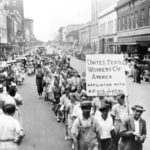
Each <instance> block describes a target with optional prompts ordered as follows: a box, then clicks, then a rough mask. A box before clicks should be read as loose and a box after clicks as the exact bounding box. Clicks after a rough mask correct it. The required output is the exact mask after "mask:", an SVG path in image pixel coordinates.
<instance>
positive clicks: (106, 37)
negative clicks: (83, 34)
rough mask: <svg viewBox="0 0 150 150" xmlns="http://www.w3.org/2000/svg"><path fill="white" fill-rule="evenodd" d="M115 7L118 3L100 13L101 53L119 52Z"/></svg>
mask: <svg viewBox="0 0 150 150" xmlns="http://www.w3.org/2000/svg"><path fill="white" fill-rule="evenodd" d="M115 7H116V4H114V5H112V6H110V7H108V8H107V9H105V10H103V11H102V12H101V13H99V20H98V29H99V31H98V35H99V42H100V53H117V12H116V9H115Z"/></svg>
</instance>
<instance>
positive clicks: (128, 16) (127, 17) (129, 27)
mask: <svg viewBox="0 0 150 150" xmlns="http://www.w3.org/2000/svg"><path fill="white" fill-rule="evenodd" d="M129 25H130V24H129V15H127V30H128V29H129V28H130V26H129Z"/></svg>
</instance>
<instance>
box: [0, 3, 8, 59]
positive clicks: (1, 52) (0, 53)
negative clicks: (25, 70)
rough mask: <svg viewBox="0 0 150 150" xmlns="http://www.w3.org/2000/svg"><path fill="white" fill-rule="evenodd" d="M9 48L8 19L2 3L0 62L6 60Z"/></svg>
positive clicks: (0, 9) (0, 6)
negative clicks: (7, 47)
mask: <svg viewBox="0 0 150 150" xmlns="http://www.w3.org/2000/svg"><path fill="white" fill-rule="evenodd" d="M6 46H7V19H6V10H5V9H4V5H3V3H0V60H3V58H4V59H5V57H6V56H7V54H6Z"/></svg>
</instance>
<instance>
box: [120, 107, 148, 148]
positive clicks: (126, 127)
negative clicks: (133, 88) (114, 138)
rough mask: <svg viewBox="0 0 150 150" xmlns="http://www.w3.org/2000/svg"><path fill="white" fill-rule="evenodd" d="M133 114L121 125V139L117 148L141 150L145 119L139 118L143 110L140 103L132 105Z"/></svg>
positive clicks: (145, 132) (144, 133) (144, 135)
mask: <svg viewBox="0 0 150 150" xmlns="http://www.w3.org/2000/svg"><path fill="white" fill-rule="evenodd" d="M132 109H133V114H132V115H131V116H130V117H128V118H127V119H126V120H125V121H124V122H123V123H122V125H121V128H120V135H121V140H120V144H119V150H142V144H143V143H144V141H145V139H146V134H147V131H146V121H145V120H144V119H142V118H141V115H142V113H143V112H144V111H145V110H144V108H143V107H142V106H140V105H135V106H134V107H132Z"/></svg>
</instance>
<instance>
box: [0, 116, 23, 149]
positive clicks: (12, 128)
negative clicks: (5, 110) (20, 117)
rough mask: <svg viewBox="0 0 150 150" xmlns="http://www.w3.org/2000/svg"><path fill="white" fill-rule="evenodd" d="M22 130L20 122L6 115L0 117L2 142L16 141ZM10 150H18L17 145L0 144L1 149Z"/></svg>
mask: <svg viewBox="0 0 150 150" xmlns="http://www.w3.org/2000/svg"><path fill="white" fill-rule="evenodd" d="M21 130H22V128H21V126H20V124H19V122H18V121H17V120H15V119H14V118H13V117H11V116H7V115H5V114H1V115H0V139H1V140H7V139H11V140H15V139H16V138H17V135H18V134H19V132H20V131H21ZM2 148H8V149H10V148H11V149H12V150H16V149H17V144H16V143H13V142H0V149H2Z"/></svg>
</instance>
